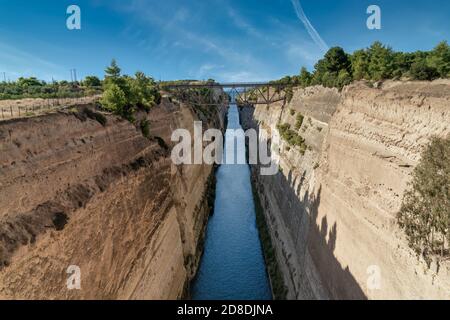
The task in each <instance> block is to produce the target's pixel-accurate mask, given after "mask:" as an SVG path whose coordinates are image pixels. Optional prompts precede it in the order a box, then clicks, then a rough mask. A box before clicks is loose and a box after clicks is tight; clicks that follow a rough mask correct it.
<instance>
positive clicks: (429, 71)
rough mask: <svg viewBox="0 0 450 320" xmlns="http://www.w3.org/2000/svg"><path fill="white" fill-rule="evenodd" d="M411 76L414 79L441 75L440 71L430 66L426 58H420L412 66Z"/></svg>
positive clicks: (434, 77) (428, 78)
mask: <svg viewBox="0 0 450 320" xmlns="http://www.w3.org/2000/svg"><path fill="white" fill-rule="evenodd" d="M411 76H412V77H413V79H414V80H428V81H431V80H434V79H436V78H438V77H439V72H438V71H437V70H436V69H435V68H433V67H430V66H429V65H428V64H427V62H426V60H418V61H416V62H414V63H413V64H412V66H411Z"/></svg>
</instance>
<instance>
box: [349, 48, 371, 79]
mask: <svg viewBox="0 0 450 320" xmlns="http://www.w3.org/2000/svg"><path fill="white" fill-rule="evenodd" d="M350 60H351V64H352V73H353V79H355V80H362V79H369V55H368V53H367V52H366V50H357V51H355V52H354V53H353V55H352V56H351V58H350Z"/></svg>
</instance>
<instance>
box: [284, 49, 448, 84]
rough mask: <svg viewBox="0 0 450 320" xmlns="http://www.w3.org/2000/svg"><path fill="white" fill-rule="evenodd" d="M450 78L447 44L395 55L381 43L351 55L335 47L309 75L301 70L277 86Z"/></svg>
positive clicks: (306, 71) (394, 52) (303, 69)
mask: <svg viewBox="0 0 450 320" xmlns="http://www.w3.org/2000/svg"><path fill="white" fill-rule="evenodd" d="M438 78H450V46H449V45H448V43H447V42H446V41H443V42H441V43H439V44H438V45H437V46H436V47H435V48H434V49H433V50H431V51H416V52H411V53H405V52H396V51H394V50H393V49H392V48H390V47H388V46H385V45H383V44H382V43H380V42H375V43H373V44H372V45H371V46H370V47H369V48H366V49H362V50H357V51H355V52H353V54H348V53H346V52H345V51H344V49H342V48H341V47H333V48H331V49H330V50H328V52H327V53H326V54H325V56H324V57H323V58H322V59H320V60H319V61H318V62H317V63H316V65H315V66H314V70H313V71H312V72H309V71H308V70H307V69H306V68H304V67H303V68H302V69H301V71H300V74H299V75H295V76H287V77H284V78H282V79H280V80H278V81H276V82H277V83H282V84H288V85H292V86H302V87H307V86H311V85H323V86H325V87H337V88H342V87H343V86H345V85H347V84H350V83H351V82H352V81H355V80H363V79H364V80H369V81H380V80H387V79H409V80H434V79H438Z"/></svg>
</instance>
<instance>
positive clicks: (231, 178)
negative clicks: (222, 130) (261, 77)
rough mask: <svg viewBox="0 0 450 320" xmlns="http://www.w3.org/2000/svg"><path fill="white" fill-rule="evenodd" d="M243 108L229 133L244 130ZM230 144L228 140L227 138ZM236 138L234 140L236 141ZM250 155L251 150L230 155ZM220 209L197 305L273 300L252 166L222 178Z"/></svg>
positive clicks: (231, 118)
mask: <svg viewBox="0 0 450 320" xmlns="http://www.w3.org/2000/svg"><path fill="white" fill-rule="evenodd" d="M240 128H241V125H240V123H239V114H238V109H237V107H236V105H235V104H232V105H231V106H230V108H229V112H228V129H240ZM225 139H226V140H227V139H228V135H226V136H225ZM230 139H231V138H230ZM233 151H234V152H235V156H238V155H243V154H245V147H244V146H242V147H239V146H238V147H237V148H229V147H228V146H227V144H226V143H225V150H224V153H225V154H227V152H233ZM216 176H217V189H216V200H215V210H214V214H213V216H212V217H211V218H210V220H209V223H208V227H207V231H206V242H205V250H204V254H203V257H202V261H201V263H200V267H199V271H198V274H197V277H196V279H195V280H194V283H193V286H192V292H191V296H192V298H193V299H194V300H207V299H216V300H230V299H242V300H255V299H260V300H269V299H272V293H271V290H270V284H269V279H268V276H267V272H266V267H265V263H264V258H263V253H262V248H261V243H260V240H259V234H258V229H257V227H256V216H255V206H254V202H253V194H252V187H251V181H250V168H249V167H248V165H235V164H224V165H222V166H221V167H220V168H219V170H218V171H217V173H216Z"/></svg>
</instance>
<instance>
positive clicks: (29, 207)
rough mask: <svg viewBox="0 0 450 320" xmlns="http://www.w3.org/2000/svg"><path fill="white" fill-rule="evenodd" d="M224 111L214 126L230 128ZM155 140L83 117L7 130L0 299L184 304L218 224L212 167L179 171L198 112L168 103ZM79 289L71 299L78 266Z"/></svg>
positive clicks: (28, 122) (153, 119) (156, 121)
mask: <svg viewBox="0 0 450 320" xmlns="http://www.w3.org/2000/svg"><path fill="white" fill-rule="evenodd" d="M224 112H225V108H217V109H214V111H213V112H211V113H210V114H209V115H208V116H207V117H206V118H207V119H208V121H209V123H208V124H206V123H205V126H207V125H214V127H220V126H223V118H224ZM139 117H140V118H141V119H142V118H143V117H146V118H147V119H148V120H149V123H150V135H151V136H152V137H151V138H145V137H144V136H143V134H142V133H141V131H140V130H139V128H136V127H135V126H134V125H132V124H131V123H129V122H128V121H125V120H122V119H119V118H118V117H115V116H112V115H106V119H107V123H106V124H105V126H103V125H102V124H101V123H99V122H98V121H96V120H95V119H94V120H93V119H90V118H89V117H86V116H85V115H84V114H83V111H82V110H80V111H78V112H75V111H74V110H71V111H70V112H69V111H66V112H59V113H53V114H49V115H43V116H39V117H34V118H29V119H23V120H11V121H8V122H2V123H0V298H2V299H11V298H14V299H176V298H180V297H182V296H183V295H184V294H185V292H186V289H187V286H188V283H189V281H190V279H191V278H192V277H193V276H194V275H195V272H196V268H197V266H198V260H199V257H200V254H201V250H202V241H203V231H204V228H205V226H206V222H207V218H208V215H209V210H208V203H207V196H206V195H207V194H206V193H207V192H208V190H207V186H208V180H209V178H210V176H211V174H212V170H213V168H212V167H211V166H207V165H198V166H186V167H176V166H174V165H173V164H172V161H171V158H170V145H171V142H170V135H171V133H172V130H173V129H177V128H186V129H188V130H190V131H192V130H193V121H195V120H197V119H198V116H197V114H196V112H194V110H193V109H192V108H190V107H188V106H186V105H183V106H180V104H178V103H172V102H170V101H169V100H168V99H164V100H163V102H162V103H161V105H159V106H157V107H155V108H153V109H152V111H151V112H150V113H149V114H148V115H147V114H140V115H139ZM72 265H74V266H78V267H79V268H80V271H81V290H68V288H67V285H66V281H67V279H68V278H69V276H70V275H69V274H67V269H68V267H69V266H72Z"/></svg>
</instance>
